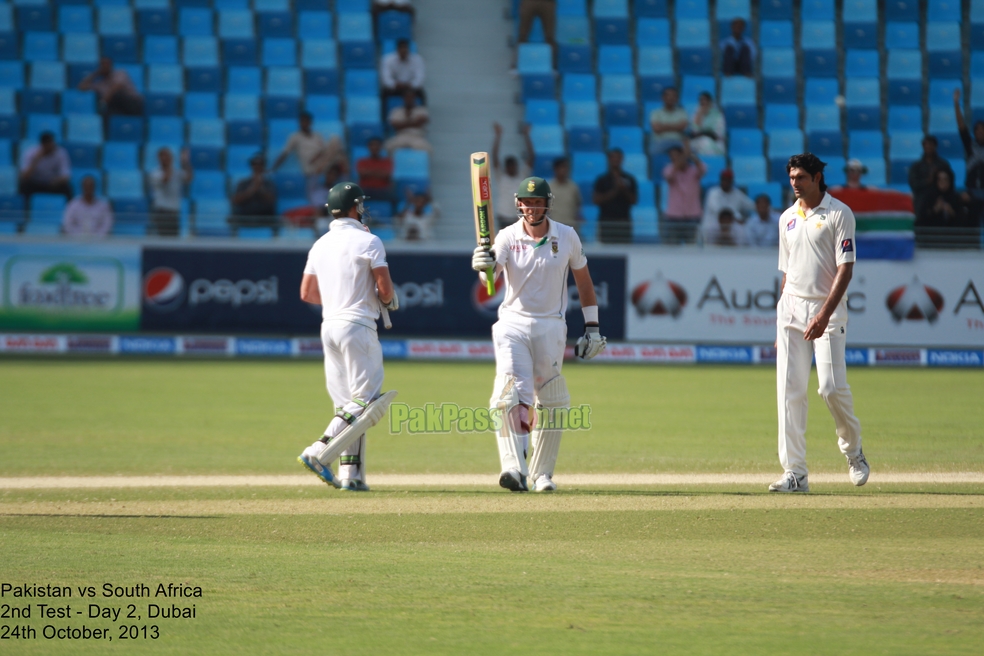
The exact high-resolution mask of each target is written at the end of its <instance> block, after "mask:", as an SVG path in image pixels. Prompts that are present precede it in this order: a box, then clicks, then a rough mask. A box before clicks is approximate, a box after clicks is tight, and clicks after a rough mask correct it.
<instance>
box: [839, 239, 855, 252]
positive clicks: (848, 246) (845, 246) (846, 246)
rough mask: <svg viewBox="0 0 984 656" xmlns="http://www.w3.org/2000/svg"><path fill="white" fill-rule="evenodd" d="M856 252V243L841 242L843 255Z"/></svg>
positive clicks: (850, 241)
mask: <svg viewBox="0 0 984 656" xmlns="http://www.w3.org/2000/svg"><path fill="white" fill-rule="evenodd" d="M852 252H854V242H853V241H852V240H850V239H845V240H844V241H842V242H841V253H852Z"/></svg>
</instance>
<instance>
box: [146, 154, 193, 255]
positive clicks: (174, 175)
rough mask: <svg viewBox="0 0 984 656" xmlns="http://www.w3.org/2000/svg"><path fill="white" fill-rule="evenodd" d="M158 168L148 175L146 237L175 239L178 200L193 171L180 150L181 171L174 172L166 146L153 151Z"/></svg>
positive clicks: (179, 214) (178, 219) (187, 157)
mask: <svg viewBox="0 0 984 656" xmlns="http://www.w3.org/2000/svg"><path fill="white" fill-rule="evenodd" d="M157 162H158V164H160V168H159V169H157V170H156V171H154V172H153V173H151V174H150V197H151V207H150V226H149V228H150V229H149V230H148V232H149V234H152V235H160V236H161V237H177V236H178V233H179V232H180V226H181V197H182V196H183V195H184V190H185V186H186V185H188V184H189V183H190V182H191V178H192V177H194V175H195V172H194V171H193V170H192V168H191V157H190V156H189V155H188V149H187V148H184V149H182V150H181V171H175V170H174V153H172V152H171V149H170V148H168V147H167V146H165V147H163V148H161V149H159V150H158V151H157Z"/></svg>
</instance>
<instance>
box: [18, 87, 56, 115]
mask: <svg viewBox="0 0 984 656" xmlns="http://www.w3.org/2000/svg"><path fill="white" fill-rule="evenodd" d="M21 111H23V112H25V113H36V114H57V113H58V92H57V91H42V90H40V89H24V90H23V91H21Z"/></svg>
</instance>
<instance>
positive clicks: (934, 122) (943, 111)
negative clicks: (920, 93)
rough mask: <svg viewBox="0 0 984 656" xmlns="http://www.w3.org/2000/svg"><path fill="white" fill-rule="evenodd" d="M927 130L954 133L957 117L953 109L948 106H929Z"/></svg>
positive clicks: (937, 132) (935, 132) (931, 132)
mask: <svg viewBox="0 0 984 656" xmlns="http://www.w3.org/2000/svg"><path fill="white" fill-rule="evenodd" d="M927 131H928V132H929V133H930V134H955V133H956V132H957V118H956V116H955V115H954V113H953V110H952V109H950V108H948V107H930V108H929V125H928V129H927Z"/></svg>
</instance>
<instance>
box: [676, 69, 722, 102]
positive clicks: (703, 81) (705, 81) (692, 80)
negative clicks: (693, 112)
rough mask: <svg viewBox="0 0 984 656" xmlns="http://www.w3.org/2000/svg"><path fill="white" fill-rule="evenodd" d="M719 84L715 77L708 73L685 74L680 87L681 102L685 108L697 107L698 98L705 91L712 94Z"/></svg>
mask: <svg viewBox="0 0 984 656" xmlns="http://www.w3.org/2000/svg"><path fill="white" fill-rule="evenodd" d="M716 86H717V84H716V83H715V80H714V78H713V77H711V76H708V75H684V76H683V83H682V84H681V88H680V104H681V105H683V107H684V108H687V107H696V106H697V99H698V97H699V96H700V94H701V93H702V92H704V91H707V92H710V93H711V94H712V95H713V93H714V89H715V87H716Z"/></svg>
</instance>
